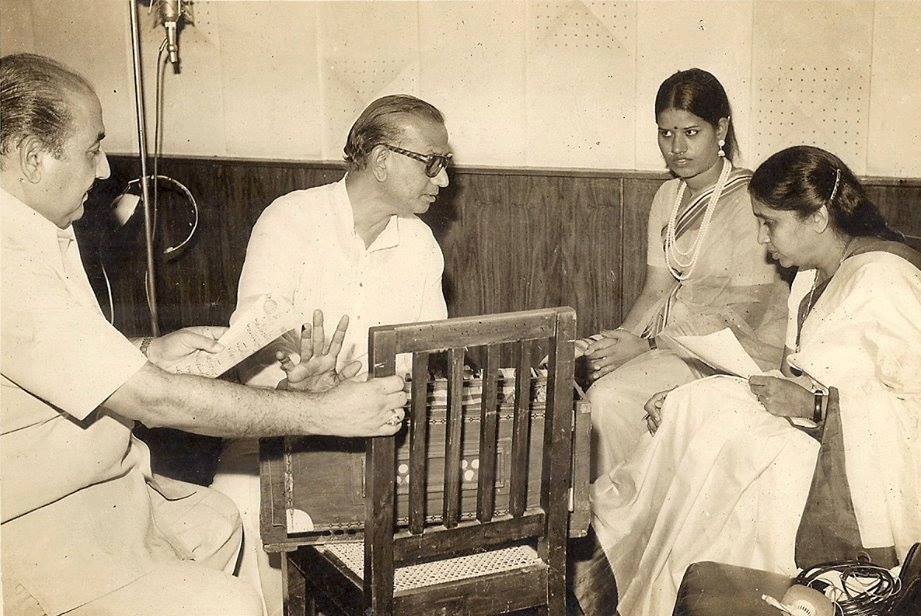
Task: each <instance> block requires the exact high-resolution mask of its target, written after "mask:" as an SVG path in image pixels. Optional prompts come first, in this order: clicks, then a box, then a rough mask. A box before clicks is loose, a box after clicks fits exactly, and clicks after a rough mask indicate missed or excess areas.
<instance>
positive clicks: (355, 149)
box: [344, 94, 445, 170]
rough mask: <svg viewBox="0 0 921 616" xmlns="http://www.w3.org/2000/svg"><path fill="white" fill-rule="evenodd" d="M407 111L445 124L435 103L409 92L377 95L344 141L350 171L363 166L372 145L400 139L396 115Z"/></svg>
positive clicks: (346, 160) (401, 134)
mask: <svg viewBox="0 0 921 616" xmlns="http://www.w3.org/2000/svg"><path fill="white" fill-rule="evenodd" d="M400 114H409V115H414V116H417V117H420V118H424V119H427V120H431V121H434V122H438V123H439V124H444V121H445V120H444V116H442V115H441V112H440V111H438V109H436V108H435V107H434V106H432V105H430V104H429V103H427V102H425V101H424V100H421V99H418V98H416V97H415V96H410V95H408V94H393V95H390V96H384V97H383V98H379V99H377V100H376V101H374V102H373V103H371V104H370V105H368V106H367V108H365V110H364V111H362V112H361V115H360V116H358V119H357V120H355V123H354V124H353V125H352V128H351V130H349V136H348V139H347V140H346V142H345V150H344V152H345V162H346V163H348V167H349V169H350V170H352V169H363V168H364V166H365V165H366V164H367V162H368V156H369V155H370V154H371V150H372V149H374V146H377V145H380V144H382V143H392V144H394V145H396V143H395V142H399V141H400V139H401V138H402V136H403V130H402V128H401V127H400V125H399V122H398V120H399V115H400Z"/></svg>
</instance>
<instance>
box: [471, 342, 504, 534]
mask: <svg viewBox="0 0 921 616" xmlns="http://www.w3.org/2000/svg"><path fill="white" fill-rule="evenodd" d="M499 353H500V349H499V348H498V347H496V346H495V345H491V344H490V345H487V346H486V367H485V368H484V371H483V394H482V396H481V397H480V448H479V455H478V456H477V459H478V460H479V467H478V469H477V510H476V517H477V519H478V520H479V521H480V522H488V521H490V520H491V519H492V517H493V511H494V510H495V508H496V462H497V459H496V454H497V449H498V445H499V409H498V407H497V397H498V377H499Z"/></svg>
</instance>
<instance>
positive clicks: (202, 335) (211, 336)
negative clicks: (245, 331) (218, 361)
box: [147, 325, 227, 371]
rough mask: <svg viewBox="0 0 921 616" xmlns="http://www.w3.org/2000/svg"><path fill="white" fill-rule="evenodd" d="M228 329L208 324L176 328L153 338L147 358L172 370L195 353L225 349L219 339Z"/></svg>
mask: <svg viewBox="0 0 921 616" xmlns="http://www.w3.org/2000/svg"><path fill="white" fill-rule="evenodd" d="M226 331H227V328H226V327H216V326H215V327H212V326H208V325H201V326H197V327H186V328H184V329H180V330H176V331H174V332H172V333H169V334H165V335H163V336H160V337H159V338H154V339H153V340H151V341H150V346H149V347H148V348H147V359H148V360H150V363H152V364H153V365H155V366H156V367H158V368H162V369H163V370H167V371H170V370H172V368H173V367H174V366H175V365H176V364H178V363H179V362H180V361H182V360H183V359H185V358H187V357H188V356H189V355H193V354H194V353H199V352H204V353H218V352H220V351H223V350H224V345H222V344H220V343H219V342H218V341H217V340H218V338H220V337H221V336H223V335H224V332H226Z"/></svg>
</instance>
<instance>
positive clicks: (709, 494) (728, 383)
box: [592, 252, 921, 616]
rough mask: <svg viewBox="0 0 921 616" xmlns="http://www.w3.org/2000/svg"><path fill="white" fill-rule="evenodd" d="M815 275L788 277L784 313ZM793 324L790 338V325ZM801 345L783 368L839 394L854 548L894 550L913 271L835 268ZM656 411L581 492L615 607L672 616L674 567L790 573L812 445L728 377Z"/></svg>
mask: <svg viewBox="0 0 921 616" xmlns="http://www.w3.org/2000/svg"><path fill="white" fill-rule="evenodd" d="M814 275H815V274H814V272H813V271H805V272H801V273H800V274H798V276H797V279H796V281H795V282H794V285H793V290H792V292H791V296H790V297H791V300H790V308H791V310H790V313H791V314H792V315H795V314H796V308H797V307H798V305H799V302H800V300H801V299H802V298H803V297H804V296H805V295H806V294H807V293H808V291H809V289H810V288H811V283H812V280H813V278H814ZM791 327H792V328H793V330H792V331H791V334H790V337H789V339H790V340H795V336H796V330H795V328H796V322H795V319H791ZM800 344H801V347H800V349H799V351H798V352H797V353H794V354H793V355H791V356H790V361H791V363H794V364H795V365H797V366H799V367H800V368H802V369H803V370H804V371H806V373H807V374H809V375H810V376H811V377H813V378H814V379H815V380H816V381H818V382H820V383H823V384H825V385H826V386H830V387H837V388H838V390H839V392H840V407H841V411H840V412H841V419H842V424H843V431H844V435H845V452H846V454H845V455H846V460H847V478H848V482H849V484H850V488H851V497H852V499H853V503H854V509H855V514H856V518H857V522H858V525H859V528H860V534H861V540H862V543H863V545H864V546H865V547H868V548H870V547H886V546H894V547H895V549H896V552H897V553H898V554H900V555H903V554H905V553H906V551H907V549H908V547H909V546H910V545H911V544H912V543H913V542H915V541H918V540H919V539H921V484H919V479H918V478H917V476H918V472H917V471H918V469H919V468H921V428H919V420H921V379H919V378H918V375H919V374H921V354H919V352H918V349H921V272H919V271H918V269H916V268H915V267H913V266H912V265H911V264H910V263H908V262H907V261H905V260H904V259H902V258H901V257H898V256H895V255H892V254H889V253H885V252H870V253H865V254H860V255H856V256H853V257H851V258H849V259H847V260H846V261H845V262H844V263H843V264H842V265H841V267H840V268H839V270H838V272H837V273H836V274H835V276H834V278H833V279H832V280H831V282H830V283H829V285H828V287H827V288H826V290H825V292H824V293H823V294H822V296H821V298H820V299H819V300H818V302H817V303H816V305H815V307H814V308H813V310H812V312H811V313H810V315H809V316H808V318H807V319H806V322H805V323H804V326H803V329H802V332H801V335H800ZM662 415H663V421H662V425H661V427H660V429H659V431H658V432H657V433H656V435H655V436H654V437H652V436H649V435H648V434H647V435H645V436H644V437H643V438H642V440H641V442H640V445H639V446H638V448H637V450H636V451H635V453H634V455H633V456H632V457H631V458H630V459H629V460H627V461H626V462H625V463H624V464H622V465H620V466H617V467H615V468H614V469H613V470H612V471H611V472H610V473H609V474H607V475H606V476H603V477H602V478H600V479H599V480H598V481H597V482H596V483H595V485H594V486H593V493H592V503H593V508H594V520H593V525H594V527H595V531H596V533H597V535H598V538H599V540H600V542H601V544H602V546H603V547H604V548H605V552H606V554H607V556H608V560H609V562H610V564H611V567H612V569H613V571H614V575H615V578H616V580H617V586H618V593H619V595H620V603H619V605H618V611H619V612H620V613H621V614H622V615H623V616H628V615H633V614H644V615H645V614H671V613H672V609H673V607H674V602H675V594H676V592H677V590H678V586H679V585H680V583H681V579H682V577H683V575H684V572H685V569H686V568H687V566H688V565H690V564H691V563H694V562H698V561H704V560H713V561H718V562H723V563H728V564H734V565H740V566H746V567H754V568H758V569H765V570H769V571H775V572H778V573H787V574H792V573H793V572H794V571H795V568H796V565H795V563H794V547H795V541H796V532H797V529H798V526H799V521H800V518H801V516H802V512H803V509H804V506H805V502H806V499H807V496H808V494H809V489H810V484H811V481H812V477H813V472H814V469H815V461H816V455H817V452H818V449H819V443H818V442H816V441H815V440H813V439H811V438H810V437H808V436H807V435H806V434H805V433H803V432H802V431H800V430H797V429H796V428H794V427H792V426H791V425H790V424H789V423H788V422H787V421H786V420H785V419H783V418H779V417H775V416H773V415H770V414H769V413H767V412H766V411H765V410H764V408H763V407H762V406H761V405H760V403H759V402H758V401H757V399H756V398H755V397H754V395H752V394H751V393H750V391H749V387H748V384H747V382H745V381H744V380H743V379H738V378H733V377H725V376H717V377H710V378H708V379H703V380H700V381H695V382H693V383H690V384H688V385H685V386H683V387H680V388H678V389H676V390H674V391H673V392H672V393H671V394H669V396H668V398H667V399H666V402H665V405H664V407H663V409H662Z"/></svg>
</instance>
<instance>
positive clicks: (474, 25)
mask: <svg viewBox="0 0 921 616" xmlns="http://www.w3.org/2000/svg"><path fill="white" fill-rule="evenodd" d="M0 2H2V8H3V20H2V24H0V36H2V38H0V49H2V52H3V53H11V52H15V51H35V52H37V53H44V54H47V55H49V56H51V57H53V58H55V59H58V60H60V61H62V62H64V63H65V64H68V65H70V66H72V67H73V68H75V69H76V70H78V71H80V72H81V73H83V74H85V75H86V76H87V77H88V78H89V79H90V80H91V81H92V82H93V83H94V84H95V85H96V87H97V90H98V92H99V96H100V99H101V101H102V104H103V108H104V113H105V120H106V124H107V130H108V138H107V139H106V147H107V148H108V149H109V150H110V151H113V152H133V151H136V145H135V139H136V137H135V128H134V122H135V115H134V99H133V97H134V93H133V77H132V70H131V45H130V37H129V27H128V24H129V22H128V10H127V6H126V4H127V3H126V2H123V1H122V0H118V1H116V0H104V1H103V2H98V3H95V4H94V6H97V8H98V9H99V10H95V11H92V12H91V11H86V10H85V6H84V4H85V3H78V2H70V1H68V2H60V1H59V0H0ZM194 9H195V15H196V24H195V25H194V26H187V27H186V28H184V29H183V31H182V34H181V37H180V53H181V56H182V60H183V65H182V66H183V72H182V73H181V74H180V75H174V74H172V72H171V71H170V70H168V71H167V73H166V75H165V92H164V100H165V103H166V109H165V113H164V128H165V136H166V138H165V142H164V151H165V152H166V153H168V154H179V155H182V154H197V155H204V156H239V157H264V158H290V159H325V160H341V157H342V146H343V144H344V141H345V136H346V132H347V130H348V128H349V126H350V125H351V123H352V122H353V121H354V119H355V118H356V117H357V115H358V113H359V112H360V111H361V110H362V109H363V108H364V107H365V106H366V105H367V104H368V103H369V102H370V101H371V100H373V99H375V98H377V97H379V96H382V95H384V94H391V93H396V92H407V93H410V94H415V95H418V96H421V97H422V98H425V99H428V100H430V101H431V102H432V103H434V104H435V105H437V106H438V107H439V108H440V109H442V110H443V111H444V112H445V114H446V116H447V123H448V129H449V132H450V134H451V139H452V144H453V146H454V148H455V151H456V153H457V158H458V162H461V163H463V164H473V165H476V164H485V165H500V166H501V165H507V166H512V167H520V166H525V165H530V166H552V167H569V168H578V167H588V168H627V169H630V168H636V169H662V168H663V163H662V160H661V156H660V154H659V152H658V148H657V146H656V140H655V124H654V118H653V115H652V114H653V101H654V98H655V93H656V90H657V88H658V86H659V84H660V83H661V82H662V80H663V79H664V78H665V77H667V76H668V75H669V74H671V73H672V72H674V71H675V70H678V69H681V68H688V67H691V66H699V67H701V68H704V69H706V70H709V71H711V72H713V73H714V74H715V75H716V76H717V77H718V78H719V79H720V80H721V81H722V83H723V85H724V86H725V87H726V90H727V92H728V93H729V96H730V100H731V102H732V105H733V110H734V113H733V120H734V122H735V127H736V131H737V133H738V136H739V139H740V142H741V149H742V153H743V159H742V161H741V162H743V163H744V164H746V165H747V166H749V167H754V166H755V165H757V163H758V162H760V161H761V160H763V159H764V158H765V157H766V156H767V155H769V154H771V153H773V152H774V151H776V150H778V149H780V148H782V147H786V146H789V145H793V144H796V143H812V144H816V145H819V146H821V147H825V148H828V149H830V150H832V151H834V152H835V153H836V154H839V155H840V156H842V157H843V158H844V159H845V160H846V161H847V162H848V163H849V164H850V165H852V166H853V167H854V169H855V171H857V172H859V173H869V174H875V175H896V176H921V151H919V150H921V147H919V141H918V140H917V138H916V134H917V132H918V129H919V127H921V126H919V125H921V120H919V119H918V118H919V114H918V113H917V109H918V108H919V107H921V0H706V1H703V0H701V1H697V2H694V1H691V0H656V1H648V0H626V1H621V2H606V1H605V2H602V1H594V0H544V1H538V0H489V1H482V2H468V1H465V2H436V1H433V0H419V1H415V0H403V1H396V2H340V1H331V2H314V1H307V0H303V1H293V2H281V1H263V2H254V1H238V0H220V1H214V0H197V1H196V2H195V4H194ZM140 13H141V27H142V33H143V41H142V42H143V48H144V70H145V78H146V82H145V83H146V91H147V110H148V117H149V124H148V127H149V128H151V129H152V127H153V113H154V98H153V97H154V85H155V77H156V71H155V63H156V55H157V49H158V46H159V44H160V42H161V41H162V39H163V29H162V28H154V26H153V17H152V16H151V15H149V14H148V13H147V11H146V9H145V8H144V7H141V11H140ZM150 136H151V145H153V143H152V137H153V135H152V131H151V135H150Z"/></svg>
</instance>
